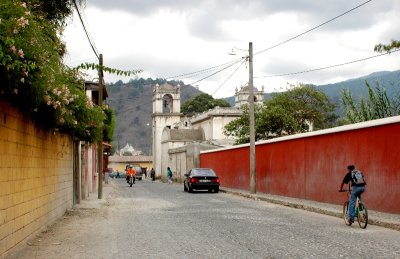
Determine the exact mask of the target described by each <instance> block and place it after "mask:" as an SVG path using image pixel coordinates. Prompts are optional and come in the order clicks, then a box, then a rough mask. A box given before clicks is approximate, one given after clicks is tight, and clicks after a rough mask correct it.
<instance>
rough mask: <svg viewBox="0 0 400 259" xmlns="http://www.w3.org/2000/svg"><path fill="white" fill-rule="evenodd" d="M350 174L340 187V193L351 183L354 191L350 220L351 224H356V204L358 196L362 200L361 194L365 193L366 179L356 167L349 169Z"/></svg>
mask: <svg viewBox="0 0 400 259" xmlns="http://www.w3.org/2000/svg"><path fill="white" fill-rule="evenodd" d="M347 170H348V172H347V173H346V175H345V176H344V178H343V181H342V184H341V185H340V191H343V186H344V185H345V184H348V183H349V182H351V186H352V190H351V195H350V202H349V220H350V224H351V223H354V216H355V203H356V197H357V196H358V197H359V198H360V200H361V194H362V193H363V192H364V191H365V185H366V183H365V179H364V176H363V175H362V173H361V172H360V171H358V170H356V169H355V166H354V165H349V166H348V167H347ZM359 174H360V175H361V177H362V179H358V175H359Z"/></svg>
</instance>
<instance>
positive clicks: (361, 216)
mask: <svg viewBox="0 0 400 259" xmlns="http://www.w3.org/2000/svg"><path fill="white" fill-rule="evenodd" d="M357 221H358V225H359V226H360V228H364V229H365V228H366V227H367V225H368V210H367V207H365V205H364V203H362V202H359V204H358V215H357Z"/></svg>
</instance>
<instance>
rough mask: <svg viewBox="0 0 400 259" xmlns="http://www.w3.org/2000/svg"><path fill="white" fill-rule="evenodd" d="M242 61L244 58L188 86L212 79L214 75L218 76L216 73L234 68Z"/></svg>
mask: <svg viewBox="0 0 400 259" xmlns="http://www.w3.org/2000/svg"><path fill="white" fill-rule="evenodd" d="M243 59H244V58H241V59H239V60H237V61H236V62H235V63H233V64H230V65H228V66H226V67H224V68H221V69H220V70H218V71H216V72H214V73H212V74H211V75H208V76H206V77H203V78H201V79H199V80H197V81H195V82H193V83H191V84H190V85H194V84H196V83H198V82H200V81H203V80H204V79H207V78H210V77H212V76H214V75H216V74H218V73H220V72H222V71H224V70H225V69H228V68H230V67H232V66H234V65H235V64H237V63H239V62H240V61H241V60H243Z"/></svg>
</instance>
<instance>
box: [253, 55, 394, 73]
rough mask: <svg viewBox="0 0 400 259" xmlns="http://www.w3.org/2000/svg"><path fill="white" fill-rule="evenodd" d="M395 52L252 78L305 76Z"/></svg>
mask: <svg viewBox="0 0 400 259" xmlns="http://www.w3.org/2000/svg"><path fill="white" fill-rule="evenodd" d="M397 51H400V49H397V50H393V51H389V52H386V53H382V54H378V55H375V56H370V57H366V58H362V59H357V60H353V61H349V62H345V63H340V64H335V65H330V66H326V67H320V68H314V69H308V70H303V71H299V72H293V73H285V74H278V75H268V76H256V77H254V78H265V77H281V76H291V75H298V74H305V73H309V72H314V71H319V70H324V69H329V68H334V67H340V66H344V65H349V64H353V63H357V62H361V61H365V60H368V59H372V58H377V57H381V56H384V55H388V54H390V53H394V52H397Z"/></svg>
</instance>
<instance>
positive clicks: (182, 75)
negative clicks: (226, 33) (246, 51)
mask: <svg viewBox="0 0 400 259" xmlns="http://www.w3.org/2000/svg"><path fill="white" fill-rule="evenodd" d="M242 59H243V58H240V59H235V60H232V61H229V62H226V63H224V64H221V65H216V66H213V67H210V68H205V69H201V70H198V71H195V72H190V73H186V74H180V75H177V76H170V77H166V78H165V79H167V80H168V79H172V78H182V77H186V76H191V75H196V74H204V73H207V71H209V70H213V69H216V68H219V67H222V66H225V65H228V64H232V63H233V64H236V63H237V62H238V61H240V60H242Z"/></svg>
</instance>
